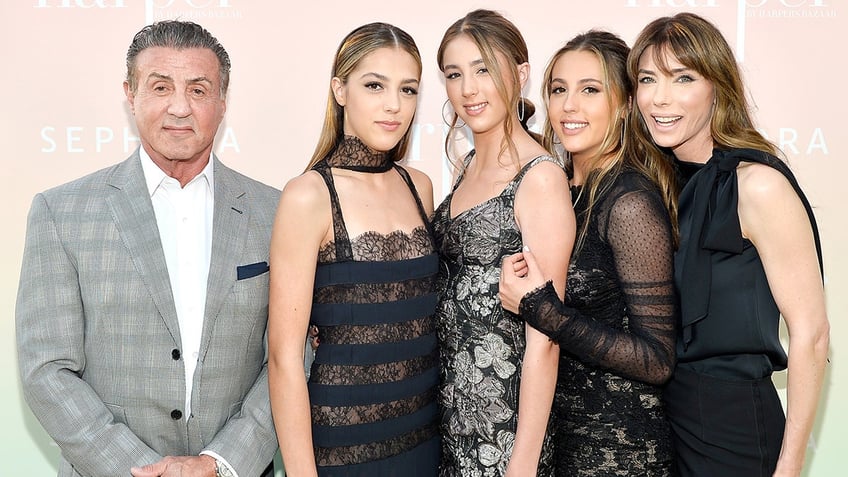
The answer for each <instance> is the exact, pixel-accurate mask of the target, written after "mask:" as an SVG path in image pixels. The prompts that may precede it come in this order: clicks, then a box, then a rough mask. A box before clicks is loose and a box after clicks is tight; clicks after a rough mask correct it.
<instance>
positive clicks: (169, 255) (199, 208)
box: [139, 148, 214, 419]
mask: <svg viewBox="0 0 848 477" xmlns="http://www.w3.org/2000/svg"><path fill="white" fill-rule="evenodd" d="M139 155H140V156H141V167H142V169H143V170H144V178H145V180H146V181H147V190H148V192H150V199H151V201H152V202H153V211H154V213H155V214H156V225H157V226H158V228H159V238H160V239H161V241H162V250H163V252H164V253H165V263H166V264H167V266H168V276H169V277H170V281H171V292H172V293H173V294H174V305H175V306H176V309H177V318H178V319H179V323H180V338H181V340H182V357H183V363H184V366H185V382H186V401H185V418H186V419H188V418H189V416H191V390H192V384H193V381H194V370H195V368H197V357H198V355H199V352H200V337H201V334H202V332H203V317H204V313H205V310H206V283H207V280H208V278H209V260H210V257H211V255H212V216H213V212H214V205H213V199H214V197H213V191H214V185H213V184H214V179H213V175H212V161H211V158H210V160H209V162H208V163H207V164H206V167H205V168H204V169H203V170H202V171H201V172H200V173H199V174H198V175H197V176H195V177H194V178H193V179H192V180H191V181H189V183H188V184H186V185H185V187H181V186H180V183H179V181H177V180H176V179H174V178H173V177H170V176H168V175H167V174H165V172H164V171H163V170H162V169H160V168H159V166H157V165H156V164H155V163H154V162H153V160H152V159H150V156H149V155H147V153H146V152H145V151H144V148H140V151H139Z"/></svg>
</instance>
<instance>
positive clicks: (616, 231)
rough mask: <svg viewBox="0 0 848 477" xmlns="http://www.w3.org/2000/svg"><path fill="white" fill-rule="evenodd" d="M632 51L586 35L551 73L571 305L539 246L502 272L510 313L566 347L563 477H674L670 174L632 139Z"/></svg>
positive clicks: (559, 461) (551, 133) (548, 84)
mask: <svg viewBox="0 0 848 477" xmlns="http://www.w3.org/2000/svg"><path fill="white" fill-rule="evenodd" d="M628 51H629V49H628V48H627V45H626V44H625V43H624V41H622V40H621V39H620V38H618V37H617V36H615V35H613V34H611V33H608V32H604V31H595V30H593V31H589V32H587V33H584V34H581V35H578V36H577V37H575V38H573V39H572V40H571V41H569V42H568V43H567V44H566V45H565V46H564V47H563V48H561V49H560V50H559V51H558V52H557V53H556V54H555V55H554V56H553V58H552V60H551V62H550V63H549V66H548V68H547V71H546V74H545V83H544V97H545V99H546V101H547V103H548V121H547V122H546V124H545V137H546V138H547V139H548V141H550V142H553V140H554V138H557V139H558V140H559V142H561V143H562V147H563V148H564V149H565V151H566V152H567V158H566V159H567V160H566V166H567V170H568V171H569V175H570V176H571V183H572V197H573V201H574V210H575V213H576V214H577V234H578V235H577V241H576V243H575V246H574V253H573V254H572V257H571V263H570V265H569V269H568V281H567V287H566V298H565V301H564V302H563V301H561V300H560V299H559V298H558V297H557V296H556V291H555V289H554V288H553V287H552V286H551V282H548V283H547V284H544V280H545V275H544V274H543V273H542V272H541V271H539V269H538V267H537V260H536V259H535V258H534V256H533V255H534V254H533V253H531V252H530V251H526V252H525V253H523V254H517V255H515V256H512V257H509V258H507V259H506V260H505V261H504V265H503V272H502V274H501V283H500V287H501V288H500V295H501V300H502V302H503V305H504V307H505V308H506V309H508V310H511V311H513V312H519V313H520V315H521V318H523V319H524V320H526V321H527V322H528V323H529V324H530V325H532V326H533V327H535V328H537V329H539V330H540V331H542V332H543V333H545V334H546V335H548V336H549V337H550V338H551V339H552V340H554V341H555V342H557V343H559V345H560V350H561V354H560V363H559V379H558V380H557V389H556V397H555V400H554V406H553V409H554V411H553V412H554V425H555V432H556V434H555V446H556V447H555V453H554V459H555V463H556V473H557V475H559V476H563V477H586V476H598V477H606V476H634V477H635V476H639V477H645V476H668V475H672V474H673V462H672V447H671V433H670V429H669V425H668V422H667V420H666V417H665V412H664V409H663V404H662V401H661V385H662V384H663V383H664V382H665V381H666V380H667V379H668V377H669V376H670V375H671V371H672V369H673V368H674V325H675V320H676V315H677V307H676V304H675V295H674V286H673V266H672V257H673V253H674V233H673V227H672V222H671V220H670V214H669V211H668V209H669V207H670V205H671V204H673V201H671V200H670V198H671V197H673V194H671V193H670V188H671V186H672V184H673V175H672V171H671V168H670V167H668V165H667V164H666V163H664V162H660V163H659V165H658V166H657V165H654V164H649V163H646V162H644V161H643V160H641V158H640V156H638V155H637V154H635V153H634V151H633V150H632V149H631V148H630V146H629V145H628V143H627V141H626V139H625V134H626V124H625V121H626V118H627V114H628V108H629V104H630V98H631V93H632V87H631V85H630V82H629V81H628V79H627V70H626V61H627V54H628ZM671 207H673V205H671ZM531 249H532V248H531ZM525 273H526V276H525V277H523V278H522V275H524V274H525ZM543 285H544V286H543Z"/></svg>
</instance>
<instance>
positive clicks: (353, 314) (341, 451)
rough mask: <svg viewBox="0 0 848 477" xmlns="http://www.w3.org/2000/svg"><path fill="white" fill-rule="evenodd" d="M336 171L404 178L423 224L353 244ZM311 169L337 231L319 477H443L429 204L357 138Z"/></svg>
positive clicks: (326, 267) (326, 270) (318, 414)
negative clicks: (426, 208) (319, 182)
mask: <svg viewBox="0 0 848 477" xmlns="http://www.w3.org/2000/svg"><path fill="white" fill-rule="evenodd" d="M332 168H343V169H351V170H355V171H359V172H373V173H384V172H385V173H397V174H399V175H400V176H401V177H402V178H403V180H404V181H405V182H406V184H407V185H408V186H409V190H410V193H411V194H412V195H413V197H414V198H415V202H416V204H417V206H418V213H419V214H420V215H421V220H422V225H421V226H419V227H417V228H415V229H414V230H412V231H411V232H410V233H406V232H403V231H396V232H393V233H390V234H388V235H383V234H380V233H376V232H367V233H364V234H362V235H360V236H358V237H356V238H354V239H350V237H348V234H347V229H346V227H345V222H344V218H343V215H342V209H341V206H340V203H339V198H338V195H337V193H336V190H335V186H334V183H333V175H332ZM313 170H315V171H316V172H318V173H319V174H321V176H322V177H323V179H324V181H325V182H326V184H327V188H328V189H329V192H330V202H331V207H332V215H333V229H334V240H333V241H332V242H329V243H327V244H326V245H325V246H323V247H322V248H321V250H320V251H319V256H318V265H317V269H316V273H315V291H314V298H313V304H312V315H311V324H313V325H316V326H317V327H318V329H319V339H320V343H321V345H320V346H319V347H318V349H317V351H316V354H315V361H314V362H313V364H312V368H311V374H310V377H309V383H308V388H309V399H310V404H311V414H312V438H313V445H314V450H315V460H316V463H317V466H318V475H319V476H322V477H331V476H378V475H380V476H383V475H399V476H403V477H417V476H420V477H429V476H435V475H436V473H437V469H438V463H439V453H440V440H439V435H438V416H439V414H438V406H437V401H436V391H437V387H438V383H439V370H438V358H439V356H438V345H437V336H436V326H435V321H434V311H435V307H436V302H437V294H436V289H435V278H436V275H437V273H438V267H439V259H438V255H436V253H435V252H434V247H433V240H432V233H431V230H430V226H429V222H428V220H427V217H426V214H425V212H424V209H423V207H422V205H421V200H420V198H419V197H418V193H417V191H416V190H415V186H414V185H413V183H412V180H411V179H410V177H409V175H408V173H407V172H406V170H404V169H403V168H402V167H400V166H398V165H395V164H393V163H391V162H389V161H388V159H387V157H386V156H385V155H382V154H379V153H374V152H373V151H371V150H370V149H368V148H367V147H366V146H365V145H364V144H362V143H361V142H360V141H359V140H358V139H356V138H352V137H347V138H345V140H344V142H343V143H342V144H341V146H340V147H339V148H338V149H337V150H336V151H335V152H333V153H332V154H331V155H330V157H328V158H327V159H325V160H323V161H321V162H319V163H318V164H316V165H315V166H314V167H313ZM389 171H392V172H389Z"/></svg>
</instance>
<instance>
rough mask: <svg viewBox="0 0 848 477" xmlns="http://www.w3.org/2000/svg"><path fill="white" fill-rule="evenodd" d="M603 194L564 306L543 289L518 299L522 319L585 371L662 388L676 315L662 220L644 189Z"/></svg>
mask: <svg viewBox="0 0 848 477" xmlns="http://www.w3.org/2000/svg"><path fill="white" fill-rule="evenodd" d="M628 176H631V181H634V180H636V177H638V176H636V177H633V176H635V174H628ZM643 187H644V186H643ZM610 195H611V200H606V201H603V202H602V203H600V204H599V206H598V207H597V210H595V211H594V212H593V213H594V214H597V218H598V220H597V222H598V224H597V225H598V227H590V229H589V235H588V236H587V238H586V242H585V243H584V245H583V248H582V250H580V251H579V255H578V256H577V257H575V259H574V260H572V263H571V265H570V266H569V274H568V285H567V288H566V303H565V304H564V303H563V302H562V301H560V300H559V299H558V298H557V296H556V292H555V291H554V289H553V286H551V285H550V284H546V286H545V287H543V288H541V289H539V290H536V291H534V292H531V293H530V294H528V295H527V296H525V297H524V299H522V301H521V316H522V317H523V318H525V319H526V320H527V321H528V323H530V324H531V326H533V327H534V328H537V329H539V330H540V331H542V332H543V333H545V334H546V335H548V336H549V337H550V338H551V339H552V340H554V341H556V342H557V343H559V344H560V346H561V347H562V349H563V350H564V351H565V352H567V353H569V354H571V355H573V356H574V357H576V358H578V359H579V360H580V361H582V362H584V363H586V364H590V365H593V366H598V367H601V368H604V369H607V370H610V371H612V372H614V373H616V374H620V375H622V376H624V377H628V378H632V379H637V380H640V381H645V382H648V383H653V384H661V383H663V382H665V381H666V380H667V379H668V377H669V376H670V374H671V371H672V369H673V368H674V343H675V342H674V337H675V321H676V319H675V317H676V313H677V300H676V298H675V294H674V281H673V268H672V267H673V263H672V260H673V253H674V250H673V243H672V238H671V232H670V229H669V220H668V214H667V212H666V211H665V208H664V207H663V205H662V202H661V201H660V198H659V197H658V196H657V194H656V193H654V192H653V191H651V190H650V189H647V190H644V189H643V190H636V191H627V187H626V184H622V186H619V187H617V188H615V189H613V190H612V191H611V192H610ZM579 205H580V204H579V203H578V204H576V207H578V206H579ZM598 264H604V265H606V267H603V268H606V269H613V270H614V271H615V273H614V274H610V273H604V271H603V268H599V267H597V266H596V265H598Z"/></svg>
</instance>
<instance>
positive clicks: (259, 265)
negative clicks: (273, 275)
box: [236, 262, 270, 280]
mask: <svg viewBox="0 0 848 477" xmlns="http://www.w3.org/2000/svg"><path fill="white" fill-rule="evenodd" d="M268 270H270V267H268V262H256V263H251V264H250V265H240V266H238V267H236V276H237V277H238V279H239V280H245V279H247V278H253V277H255V276H257V275H262V274H263V273H265V272H267V271H268Z"/></svg>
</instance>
